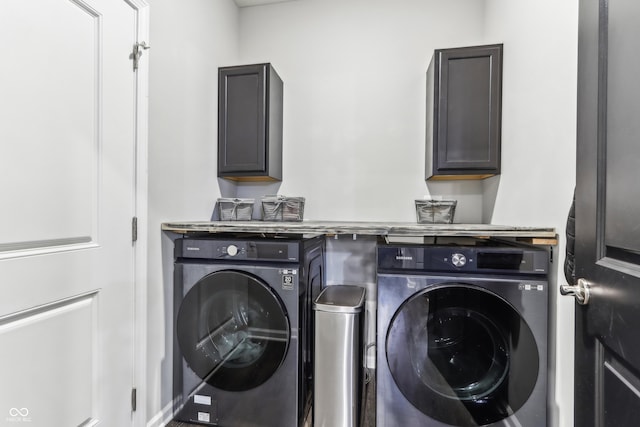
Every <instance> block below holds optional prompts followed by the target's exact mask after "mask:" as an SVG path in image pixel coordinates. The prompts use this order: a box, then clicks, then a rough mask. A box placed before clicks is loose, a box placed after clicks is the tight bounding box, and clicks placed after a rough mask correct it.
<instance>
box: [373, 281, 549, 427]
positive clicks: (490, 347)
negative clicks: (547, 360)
mask: <svg viewBox="0 0 640 427" xmlns="http://www.w3.org/2000/svg"><path fill="white" fill-rule="evenodd" d="M386 354H387V362H388V366H389V369H390V371H391V375H392V376H393V379H394V381H395V382H396V384H397V386H398V388H399V389H400V391H401V392H402V394H403V395H404V396H405V398H406V399H407V400H408V401H409V402H410V403H411V404H412V405H413V406H414V407H416V408H417V409H419V410H420V411H421V412H423V413H424V414H426V415H428V416H429V417H431V418H434V419H436V420H439V421H441V422H444V423H447V424H450V425H453V426H460V427H471V426H482V425H486V424H491V423H494V422H497V421H500V420H502V419H504V418H507V417H509V416H511V415H512V414H513V413H514V412H515V411H517V410H518V409H519V408H520V407H522V405H523V404H524V403H525V402H526V401H527V399H528V397H529V396H530V394H531V392H532V391H533V388H534V386H535V384H536V380H537V377H538V365H539V356H538V350H537V347H536V343H535V338H534V337H533V333H532V332H531V329H530V328H529V326H528V325H527V324H526V322H525V321H524V320H523V319H522V318H521V316H520V315H519V314H518V313H517V311H516V310H515V309H514V308H513V307H512V306H511V305H510V304H509V303H507V302H506V301H505V300H503V299H502V298H500V297H498V296H497V295H495V294H492V293H490V292H488V291H486V290H482V289H479V288H475V287H472V286H469V285H464V284H461V283H452V284H447V286H443V287H438V288H433V289H427V290H424V291H422V292H419V293H417V294H416V295H414V296H412V297H411V298H410V299H408V300H407V301H405V302H404V303H403V304H402V306H400V308H399V309H398V310H397V311H396V313H395V315H394V317H393V318H392V320H391V323H390V326H389V329H388V332H387V341H386Z"/></svg>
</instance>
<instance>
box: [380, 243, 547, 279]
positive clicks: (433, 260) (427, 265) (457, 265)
mask: <svg viewBox="0 0 640 427" xmlns="http://www.w3.org/2000/svg"><path fill="white" fill-rule="evenodd" d="M548 269H549V255H548V253H547V251H546V250H544V249H536V248H528V247H527V248H524V247H514V246H487V247H485V246H438V245H433V246H432V245H407V244H401V245H394V244H390V245H380V246H378V270H385V271H396V272H401V271H406V272H407V273H408V272H410V271H420V272H443V273H449V272H465V273H496V274H547V271H548Z"/></svg>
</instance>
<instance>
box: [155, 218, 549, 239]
mask: <svg viewBox="0 0 640 427" xmlns="http://www.w3.org/2000/svg"><path fill="white" fill-rule="evenodd" d="M162 230H164V231H171V232H174V233H180V234H185V233H198V232H200V233H263V234H327V235H337V234H359V235H371V236H468V237H510V238H526V239H532V240H535V242H534V243H539V244H556V243H557V234H556V231H555V229H554V228H548V227H519V226H506V225H494V224H417V223H414V222H413V223H412V222H373V221H302V222H269V221H185V222H166V223H163V224H162Z"/></svg>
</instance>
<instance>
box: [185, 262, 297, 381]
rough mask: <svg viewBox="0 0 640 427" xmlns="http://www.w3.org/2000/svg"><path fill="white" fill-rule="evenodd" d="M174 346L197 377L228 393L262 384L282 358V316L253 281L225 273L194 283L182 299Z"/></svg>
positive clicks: (273, 298) (285, 326)
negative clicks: (178, 349)
mask: <svg viewBox="0 0 640 427" xmlns="http://www.w3.org/2000/svg"><path fill="white" fill-rule="evenodd" d="M176 331H177V338H178V345H179V347H180V350H181V351H182V354H183V357H184V359H185V360H186V362H187V363H188V365H189V367H190V368H191V369H192V370H193V371H194V372H195V373H196V375H198V376H199V377H200V378H201V379H203V380H204V381H206V382H208V383H209V384H211V385H212V386H214V387H217V388H219V389H222V390H227V391H245V390H249V389H252V388H254V387H257V386H259V385H260V384H262V383H264V382H265V381H267V380H268V379H269V378H270V377H271V376H272V375H273V374H274V373H275V371H276V370H277V369H278V368H279V367H280V365H281V364H282V362H283V361H284V358H285V356H286V354H287V350H288V346H289V338H290V328H289V320H288V318H287V313H286V310H285V308H284V306H283V305H282V303H281V301H280V299H279V298H278V296H277V295H276V294H275V293H274V292H273V291H272V290H271V288H270V287H269V286H268V285H267V284H265V283H263V282H262V281H261V280H259V279H258V278H256V277H254V276H251V275H249V274H247V273H244V272H239V271H230V270H224V271H219V272H215V273H211V274H209V275H207V276H205V277H204V278H202V279H201V280H200V281H198V282H197V283H196V284H195V285H194V286H193V287H192V288H191V289H190V290H189V291H188V292H187V294H186V295H185V296H184V299H183V301H182V304H181V305H180V309H179V312H178V316H177V324H176Z"/></svg>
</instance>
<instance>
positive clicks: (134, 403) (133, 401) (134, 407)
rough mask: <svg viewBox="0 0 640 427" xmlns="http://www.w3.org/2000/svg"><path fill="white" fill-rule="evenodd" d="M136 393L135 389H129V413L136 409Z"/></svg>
mask: <svg viewBox="0 0 640 427" xmlns="http://www.w3.org/2000/svg"><path fill="white" fill-rule="evenodd" d="M137 394H138V392H137V390H136V388H135V387H134V388H132V389H131V411H132V412H135V411H136V409H137V407H138V396H137Z"/></svg>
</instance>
